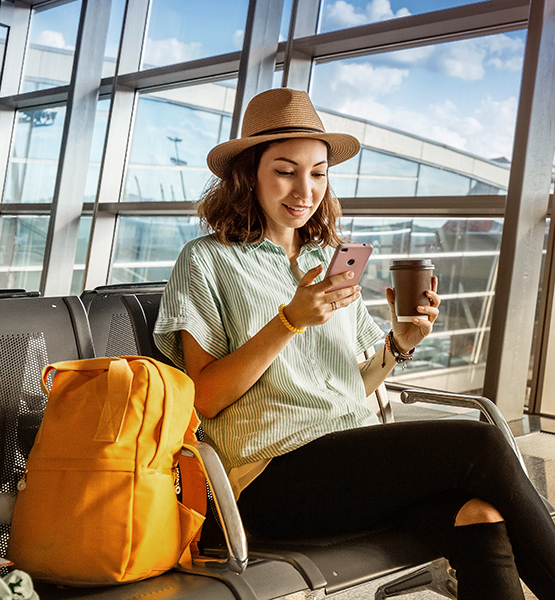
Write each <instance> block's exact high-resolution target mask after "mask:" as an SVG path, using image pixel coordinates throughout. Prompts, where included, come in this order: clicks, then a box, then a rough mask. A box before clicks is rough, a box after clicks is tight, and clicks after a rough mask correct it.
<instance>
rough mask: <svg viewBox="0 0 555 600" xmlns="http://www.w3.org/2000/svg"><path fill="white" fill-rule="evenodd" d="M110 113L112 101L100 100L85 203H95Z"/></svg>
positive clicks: (95, 122)
mask: <svg viewBox="0 0 555 600" xmlns="http://www.w3.org/2000/svg"><path fill="white" fill-rule="evenodd" d="M109 112H110V100H99V101H98V104H97V109H96V116H95V120H94V129H93V138H92V144H91V153H90V158H89V168H88V171H87V180H86V183H85V194H84V198H83V201H84V202H94V201H95V200H96V192H97V188H98V180H99V177H100V164H101V161H102V154H103V152H104V140H105V138H106V127H107V125H108V114H109Z"/></svg>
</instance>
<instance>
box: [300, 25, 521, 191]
mask: <svg viewBox="0 0 555 600" xmlns="http://www.w3.org/2000/svg"><path fill="white" fill-rule="evenodd" d="M524 46H525V32H523V31H516V32H511V33H503V34H496V35H491V36H485V37H480V38H472V39H467V40H462V41H457V42H449V43H444V44H437V45H432V46H425V47H422V48H414V49H410V50H401V51H396V52H384V53H381V54H377V55H372V56H365V57H357V58H350V59H344V60H337V61H334V62H326V63H321V64H317V65H315V67H314V70H313V80H312V84H311V96H312V99H313V102H314V104H315V105H316V107H317V108H318V109H319V111H320V114H321V115H322V118H323V120H324V123H325V124H326V128H327V129H328V130H330V131H345V132H348V133H354V134H355V135H357V137H359V138H360V140H361V142H362V146H363V148H365V149H367V150H368V151H373V152H376V153H379V152H381V153H383V154H387V155H389V156H392V157H397V158H399V159H404V160H407V161H412V162H413V163H421V164H422V165H424V166H426V167H427V168H428V169H429V168H431V167H435V168H436V169H441V170H442V171H443V172H444V174H445V176H443V175H442V174H441V173H439V172H432V171H429V170H428V171H427V172H426V175H427V176H428V182H427V184H426V185H427V187H428V191H427V192H426V193H427V194H431V193H434V194H441V195H449V194H450V193H457V194H459V193H464V194H469V193H483V192H481V191H480V189H482V190H486V191H487V192H489V193H491V192H492V191H493V193H503V192H504V191H506V188H507V185H508V180H509V166H510V164H509V161H510V159H511V157H512V146H513V140H514V129H515V122H516V109H517V104H518V96H519V89H520V79H521V71H522V60H523V54H524ZM365 160H366V159H365ZM364 164H365V162H362V163H361V165H364ZM388 167H389V165H388V163H387V161H384V162H383V164H381V168H382V171H381V172H373V173H372V175H383V176H384V178H383V179H382V180H376V181H372V180H371V179H368V178H366V179H367V180H366V181H365V182H364V183H363V179H364V178H363V177H361V182H360V183H361V184H362V186H361V187H360V186H359V187H360V189H359V190H358V192H357V194H358V195H359V196H362V195H366V194H368V195H376V196H377V195H379V196H387V195H390V196H391V195H398V193H399V191H401V190H402V189H403V186H404V184H399V181H400V180H389V185H390V186H391V191H390V192H389V193H386V192H387V189H385V190H384V188H387V187H388V183H387V182H388V180H387V178H386V177H385V176H388V177H391V172H390V170H389V169H388ZM361 168H362V167H361ZM363 173H364V172H363V171H361V175H362V174H363ZM451 173H453V174H455V175H456V176H457V177H456V178H455V179H454V178H453V177H451V175H450V174H451ZM431 175H435V177H431ZM459 177H465V178H467V181H466V182H463V180H461V179H459ZM470 180H472V181H473V183H472V185H471V184H470V183H469V181H470ZM406 181H407V180H405V182H406ZM467 182H468V185H466V183H467ZM474 182H475V183H474ZM478 182H480V183H479V185H478ZM462 183H464V186H461V184H462ZM374 184H375V185H374ZM406 187H407V188H410V187H411V186H409V185H408V183H407V185H406ZM463 187H464V189H465V191H464V192H461V189H462V188H463ZM399 188H401V189H399ZM411 189H412V188H411ZM363 190H364V194H362V191H363ZM373 190H375V191H373ZM405 193H407V194H408V195H414V191H412V192H405ZM418 193H419V194H423V193H424V192H423V191H422V187H421V186H419V192H418Z"/></svg>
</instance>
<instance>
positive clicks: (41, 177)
mask: <svg viewBox="0 0 555 600" xmlns="http://www.w3.org/2000/svg"><path fill="white" fill-rule="evenodd" d="M64 119H65V108H64V107H57V108H37V109H35V110H29V111H20V112H18V113H17V118H16V126H15V139H14V144H13V146H12V154H11V156H10V162H9V164H8V175H7V178H6V185H5V189H4V202H51V201H52V196H53V193H54V186H55V183H56V173H57V170H58V160H59V153H60V144H61V141H62V132H63V127H64Z"/></svg>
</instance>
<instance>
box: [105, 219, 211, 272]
mask: <svg viewBox="0 0 555 600" xmlns="http://www.w3.org/2000/svg"><path fill="white" fill-rule="evenodd" d="M201 233H202V232H201V229H200V225H199V219H198V218H197V217H121V218H120V221H119V228H118V236H117V240H116V246H115V253H114V262H113V264H112V273H111V283H138V282H143V281H162V280H166V279H168V278H169V276H170V273H171V271H172V268H173V265H174V263H175V261H176V259H177V257H178V255H179V252H180V251H181V248H182V247H183V246H184V245H185V244H186V243H187V242H188V241H189V240H191V239H194V238H196V237H198V236H199V235H201Z"/></svg>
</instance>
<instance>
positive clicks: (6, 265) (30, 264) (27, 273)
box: [0, 216, 49, 291]
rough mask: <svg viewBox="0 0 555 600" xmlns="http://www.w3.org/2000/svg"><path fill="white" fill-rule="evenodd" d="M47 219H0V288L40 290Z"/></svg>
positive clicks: (8, 217)
mask: <svg viewBox="0 0 555 600" xmlns="http://www.w3.org/2000/svg"><path fill="white" fill-rule="evenodd" d="M48 221H49V217H47V216H17V217H16V216H3V217H0V288H10V289H12V288H22V289H25V290H28V291H35V290H38V289H39V286H40V278H41V273H42V264H43V260H44V248H45V245H46V234H47V231H48Z"/></svg>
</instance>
